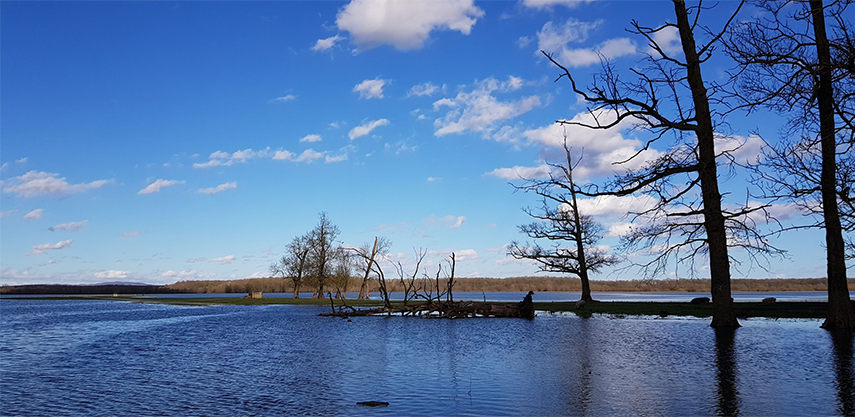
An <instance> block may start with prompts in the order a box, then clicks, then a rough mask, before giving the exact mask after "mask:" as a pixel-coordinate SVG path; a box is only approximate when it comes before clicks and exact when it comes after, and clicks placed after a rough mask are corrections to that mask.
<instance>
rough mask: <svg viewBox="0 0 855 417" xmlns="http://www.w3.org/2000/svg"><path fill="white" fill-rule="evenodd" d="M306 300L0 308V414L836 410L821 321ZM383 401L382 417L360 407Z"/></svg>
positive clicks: (838, 371)
mask: <svg viewBox="0 0 855 417" xmlns="http://www.w3.org/2000/svg"><path fill="white" fill-rule="evenodd" d="M322 311H326V308H323V307H315V306H294V305H270V306H234V305H232V306H229V305H225V306H207V307H187V306H172V305H159V304H143V303H127V302H116V301H84V300H9V299H3V300H0V414H2V415H26V416H42V415H43V416H57V415H182V416H202V415H205V416H218V415H228V416H235V415H237V416H248V415H283V414H284V415H354V416H400V415H437V416H450V415H471V416H480V415H484V416H501V415H506V416H525V415H532V416H546V415H549V416H552V415H569V416H584V415H592V416H611V415H656V416H660V415H720V414H724V415H736V414H741V415H749V416H753V415H846V414H850V415H851V414H853V413H855V369H853V368H855V364H853V341H852V338H847V337H836V336H833V335H832V334H830V333H828V332H826V331H824V330H822V329H820V328H819V325H820V321H816V320H777V321H776V320H765V319H757V320H743V321H742V324H743V327H742V328H740V329H738V330H736V331H735V332H733V331H731V332H727V331H724V332H722V331H719V332H717V331H715V330H713V329H711V328H710V327H709V326H708V324H709V321H708V319H681V318H667V319H661V318H625V319H610V318H606V317H593V318H587V319H585V318H579V317H576V316H574V315H554V316H553V315H546V314H540V315H539V316H538V317H537V318H535V319H534V320H523V319H462V320H442V319H421V318H409V317H355V318H352V319H350V320H348V319H341V318H331V317H319V316H317V314H318V313H319V312H322ZM371 400H375V401H385V402H389V406H388V407H382V408H370V407H365V406H359V405H357V404H356V403H357V402H360V401H371Z"/></svg>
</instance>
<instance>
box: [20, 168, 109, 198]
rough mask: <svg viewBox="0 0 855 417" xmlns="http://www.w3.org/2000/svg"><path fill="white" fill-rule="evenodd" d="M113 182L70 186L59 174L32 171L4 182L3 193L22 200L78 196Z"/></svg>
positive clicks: (93, 182)
mask: <svg viewBox="0 0 855 417" xmlns="http://www.w3.org/2000/svg"><path fill="white" fill-rule="evenodd" d="M112 181H113V180H97V181H92V182H89V183H81V184H69V183H68V181H67V180H66V179H65V177H60V176H59V174H54V173H50V172H41V171H30V172H27V173H26V174H24V175H21V176H20V177H14V178H11V179H9V180H7V181H4V182H3V192H6V193H12V194H17V195H18V197H22V198H28V197H37V196H41V195H64V194H76V193H82V192H86V191H89V190H94V189H96V188H101V187H103V186H104V185H106V184H109V183H111V182H112Z"/></svg>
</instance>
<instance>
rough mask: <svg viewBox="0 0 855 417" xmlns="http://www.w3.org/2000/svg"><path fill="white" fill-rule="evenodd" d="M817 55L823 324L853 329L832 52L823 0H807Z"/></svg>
mask: <svg viewBox="0 0 855 417" xmlns="http://www.w3.org/2000/svg"><path fill="white" fill-rule="evenodd" d="M810 8H811V16H812V18H813V30H814V36H815V37H816V56H817V60H818V61H819V62H818V64H819V68H818V74H819V85H818V86H816V88H815V89H816V99H817V100H816V101H817V107H818V108H819V136H820V143H821V148H822V172H821V173H820V190H821V193H822V214H823V217H824V222H825V247H826V257H827V273H828V318H827V319H826V320H825V323H823V325H822V327H824V328H826V329H829V330H846V331H850V332H851V331H855V310H853V308H852V302H851V301H850V299H849V285H848V283H847V282H846V252H845V251H846V247H845V246H844V244H843V228H842V226H841V225H840V213H839V212H838V208H837V195H836V191H837V183H836V176H837V154H836V147H837V143H836V140H835V134H834V87H833V85H832V81H831V75H832V74H831V52H830V49H829V45H828V36H827V35H826V32H825V11H824V9H823V6H822V0H810Z"/></svg>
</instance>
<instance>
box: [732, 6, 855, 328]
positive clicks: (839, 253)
mask: <svg viewBox="0 0 855 417" xmlns="http://www.w3.org/2000/svg"><path fill="white" fill-rule="evenodd" d="M849 3H850V2H849V1H832V2H831V4H829V5H823V2H822V0H809V1H796V0H793V1H779V2H776V1H766V2H761V3H760V5H761V6H762V7H763V8H764V9H765V12H767V13H766V15H765V16H762V17H760V18H757V19H754V20H752V21H747V22H743V23H742V24H740V25H738V26H736V27H735V28H734V30H733V31H732V32H731V36H730V38H729V40H728V42H727V46H728V48H727V50H728V52H729V54H730V55H731V56H732V57H733V58H734V59H735V60H736V61H737V62H738V63H739V65H740V66H739V68H738V71H737V73H736V74H735V76H734V79H735V80H737V87H738V88H737V91H736V93H735V95H736V97H737V98H738V99H739V104H740V107H743V108H747V109H748V110H749V112H750V111H753V110H755V109H757V108H759V107H765V108H769V109H772V110H774V111H777V112H779V113H783V114H786V115H788V116H789V123H788V126H787V128H786V129H785V132H784V133H785V136H795V137H797V138H799V139H798V140H787V139H783V140H781V141H780V142H779V143H777V144H775V145H772V146H770V147H768V148H767V149H766V151H765V154H764V159H763V161H762V164H761V165H760V167H759V168H758V169H757V170H756V172H757V173H758V176H759V177H760V180H761V182H762V184H763V185H764V186H765V187H764V191H765V194H764V197H767V198H769V199H771V200H772V201H777V200H785V201H789V202H791V203H794V204H796V205H797V206H798V207H799V208H800V209H802V210H803V211H804V212H805V213H806V214H808V215H811V216H813V217H814V218H815V219H817V221H816V222H814V223H812V224H803V225H796V226H793V227H789V229H800V228H807V227H821V228H824V229H825V249H826V256H827V274H828V317H827V319H826V321H825V323H824V324H823V327H825V328H827V329H845V330H848V331H855V309H853V307H852V303H851V301H850V299H849V288H848V283H847V279H846V278H847V277H846V258H847V253H846V252H847V247H849V250H850V254H849V256H850V257H851V256H853V253H852V250H853V249H855V246H853V243H852V241H851V240H849V241H848V242H847V240H846V238H845V237H844V231H845V230H848V231H850V232H852V231H855V195H853V193H852V189H851V187H852V184H853V183H855V156H853V147H855V136H853V135H855V100H853V98H855V40H853V38H855V35H853V33H852V32H851V31H850V30H849V23H848V22H847V21H846V20H845V19H844V16H845V13H844V12H845V10H846V9H847V7H848V6H849ZM826 16H828V17H830V18H831V21H832V24H831V34H832V36H831V37H829V35H828V30H827V29H828V27H827V23H826ZM784 229H785V230H786V229H788V228H784Z"/></svg>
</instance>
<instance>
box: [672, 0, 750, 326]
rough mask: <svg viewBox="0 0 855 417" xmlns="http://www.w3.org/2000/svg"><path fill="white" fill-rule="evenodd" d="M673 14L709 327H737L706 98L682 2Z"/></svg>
mask: <svg viewBox="0 0 855 417" xmlns="http://www.w3.org/2000/svg"><path fill="white" fill-rule="evenodd" d="M674 9H675V11H676V13H677V28H678V29H679V31H680V40H681V41H682V45H683V53H684V54H685V56H686V71H687V81H688V82H689V87H690V88H691V90H692V100H693V103H694V107H695V118H696V120H697V130H696V131H695V133H696V135H697V139H698V162H699V165H700V169H699V171H698V175H699V177H700V180H701V198H702V200H703V205H704V208H703V212H704V228H705V229H706V233H707V247H708V248H709V257H710V293H711V295H712V304H713V317H712V323H711V324H710V326H712V327H716V328H720V327H739V322H738V321H737V320H736V313H735V312H734V310H733V298H731V293H730V259H729V258H728V255H727V232H726V229H725V227H724V215H723V214H722V212H721V193H720V192H719V189H718V173H717V172H716V171H717V170H716V161H715V136H714V130H713V125H712V117H711V115H710V107H709V98H708V97H707V90H706V87H705V86H704V79H703V76H702V75H701V62H700V59H699V57H698V53H697V50H696V46H695V39H694V35H693V34H692V29H691V24H690V23H689V16H688V13H687V12H686V3H685V1H683V0H674Z"/></svg>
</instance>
